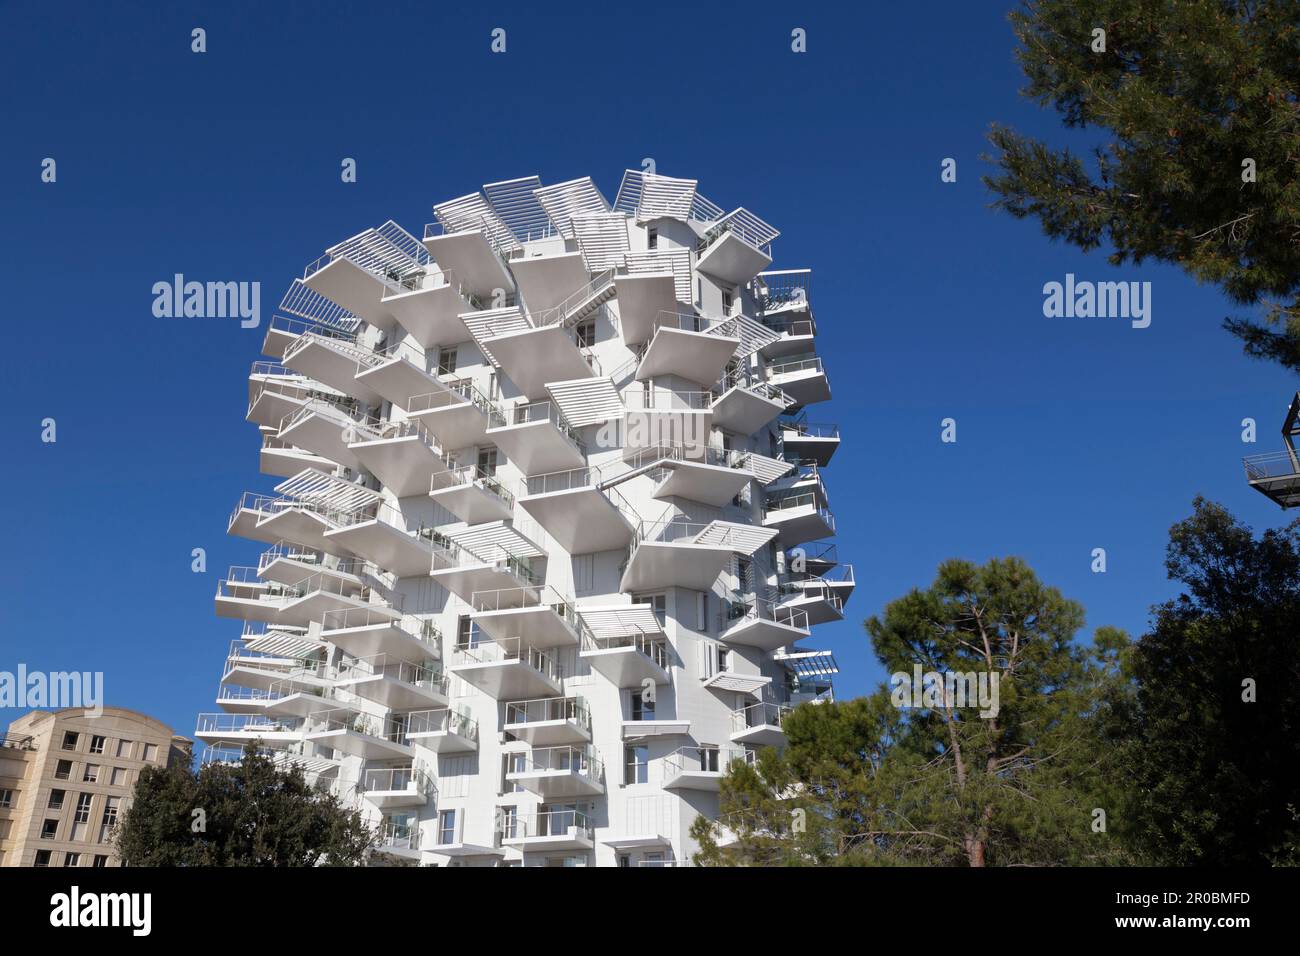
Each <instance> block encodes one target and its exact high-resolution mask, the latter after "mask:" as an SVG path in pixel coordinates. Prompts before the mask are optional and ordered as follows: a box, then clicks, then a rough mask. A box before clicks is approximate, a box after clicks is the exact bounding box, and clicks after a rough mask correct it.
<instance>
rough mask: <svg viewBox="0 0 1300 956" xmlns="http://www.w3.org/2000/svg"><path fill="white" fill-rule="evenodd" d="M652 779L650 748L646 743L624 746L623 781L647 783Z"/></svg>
mask: <svg viewBox="0 0 1300 956" xmlns="http://www.w3.org/2000/svg"><path fill="white" fill-rule="evenodd" d="M649 780H650V748H649V747H646V746H644V745H641V746H634V747H624V748H623V782H624V783H647V782H649Z"/></svg>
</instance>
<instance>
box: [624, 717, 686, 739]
mask: <svg viewBox="0 0 1300 956" xmlns="http://www.w3.org/2000/svg"><path fill="white" fill-rule="evenodd" d="M690 732H691V722H690V721H689V720H625V721H623V733H622V737H623V739H624V740H647V739H649V738H651V737H685V736H689V735H690Z"/></svg>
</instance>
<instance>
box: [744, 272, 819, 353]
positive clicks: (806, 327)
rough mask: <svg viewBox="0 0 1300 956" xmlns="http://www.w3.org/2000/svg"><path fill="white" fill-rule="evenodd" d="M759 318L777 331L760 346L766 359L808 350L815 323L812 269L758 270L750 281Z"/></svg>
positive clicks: (815, 329)
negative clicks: (773, 337)
mask: <svg viewBox="0 0 1300 956" xmlns="http://www.w3.org/2000/svg"><path fill="white" fill-rule="evenodd" d="M753 290H754V298H755V299H756V300H757V301H758V308H759V313H760V317H761V318H760V321H761V322H762V323H763V324H764V325H766V326H767V327H768V328H769V329H772V330H773V331H774V332H777V333H779V334H780V338H779V339H777V340H776V341H775V342H769V343H768V344H766V345H764V346H763V348H762V354H763V356H764V357H765V358H778V357H781V356H786V355H797V354H800V353H803V352H810V351H812V348H813V337H814V336H815V335H816V334H817V326H816V323H815V322H814V321H813V314H812V305H811V302H812V270H811V269H778V270H772V271H769V272H760V273H759V274H758V275H757V276H756V277H755V278H754V283H753Z"/></svg>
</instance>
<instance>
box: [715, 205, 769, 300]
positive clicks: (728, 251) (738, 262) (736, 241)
mask: <svg viewBox="0 0 1300 956" xmlns="http://www.w3.org/2000/svg"><path fill="white" fill-rule="evenodd" d="M779 235H780V232H778V231H777V230H776V229H773V228H772V227H771V226H770V225H768V224H767V223H766V222H764V221H763V220H762V219H759V218H758V217H757V216H755V215H754V214H753V213H751V212H749V210H747V209H745V208H744V207H741V208H739V209H736V210H733V211H732V212H729V213H727V215H725V216H723V217H722V218H721V219H719V220H718V221H717V222H716V223H714V224H713V225H712V226H711V227H710V228H709V229H708V231H707V232H705V233H704V235H703V236H701V237H700V241H699V244H698V246H697V248H696V253H697V255H698V258H697V259H696V262H695V267H696V268H697V269H699V271H701V272H704V273H706V274H708V275H711V276H714V277H716V278H718V279H721V280H722V281H723V282H729V283H731V284H732V285H744V284H745V283H746V282H748V281H749V280H750V279H752V278H754V276H756V275H758V273H760V272H762V271H763V270H764V269H766V268H767V267H768V266H770V265H771V264H772V249H771V246H772V240H773V239H775V238H776V237H777V236H779Z"/></svg>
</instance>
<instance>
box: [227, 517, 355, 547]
mask: <svg viewBox="0 0 1300 956" xmlns="http://www.w3.org/2000/svg"><path fill="white" fill-rule="evenodd" d="M334 527H335V526H334V525H333V524H332V523H331V522H330V521H329V520H328V519H326V518H324V517H322V516H321V515H320V514H318V513H316V512H315V511H311V510H309V509H307V508H305V507H304V508H281V509H280V510H278V511H275V512H273V513H272V514H268V515H263V516H262V517H260V518H259V520H258V521H257V524H256V525H255V526H254V527H253V528H252V533H251V534H248V535H244V537H251V538H252V539H253V540H254V541H265V542H266V543H268V544H275V543H276V542H277V541H292V542H293V543H294V544H300V545H302V546H303V547H306V548H311V549H312V550H315V551H328V552H329V553H330V554H335V555H338V554H348V553H349V552H348V551H347V549H346V548H344V547H342V546H341V545H340V543H339V542H337V541H331V540H329V539H328V538H326V537H325V535H326V533H328V532H329V531H331V530H332V529H333V528H334Z"/></svg>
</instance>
